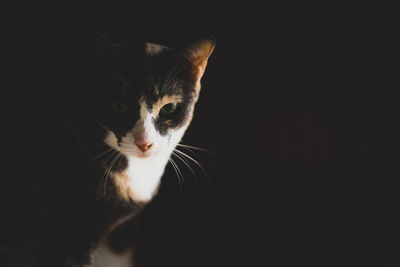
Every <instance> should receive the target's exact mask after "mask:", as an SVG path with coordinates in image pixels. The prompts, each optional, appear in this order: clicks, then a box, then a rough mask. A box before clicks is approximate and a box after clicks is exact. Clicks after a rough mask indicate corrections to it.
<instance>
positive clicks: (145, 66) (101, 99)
mask: <svg viewBox="0 0 400 267" xmlns="http://www.w3.org/2000/svg"><path fill="white" fill-rule="evenodd" d="M214 47H215V39H214V38H213V37H204V38H199V39H197V40H195V41H193V42H191V43H190V44H188V45H185V46H184V47H182V48H170V47H167V46H163V45H158V44H153V43H149V42H138V43H128V44H117V43H116V42H114V41H111V40H109V38H106V37H104V36H103V35H101V34H99V33H97V32H95V31H90V32H89V34H88V37H87V42H86V50H85V52H84V53H82V54H81V56H82V57H80V58H79V59H78V60H79V62H78V64H77V65H76V69H78V70H80V71H76V70H71V73H72V72H73V71H75V72H78V73H79V74H77V75H76V77H75V78H71V79H70V80H73V81H72V82H71V81H69V82H67V83H68V86H64V87H65V88H67V89H68V90H70V91H68V90H67V91H68V92H66V93H65V94H62V93H60V95H59V96H58V97H59V98H58V99H59V100H60V99H61V100H60V101H61V103H57V101H55V102H56V103H48V105H49V106H51V107H52V109H51V110H52V112H54V113H55V114H57V115H53V117H51V116H52V115H46V116H48V117H49V116H50V117H51V119H48V120H47V121H46V120H43V122H42V123H36V125H35V127H34V128H35V129H36V131H37V132H39V133H40V134H41V136H42V139H41V143H43V144H45V145H44V148H42V149H37V150H35V151H36V157H37V158H41V161H42V162H45V163H46V168H44V170H41V169H40V168H37V166H38V165H40V164H42V163H40V162H39V161H40V160H38V159H37V160H35V161H34V163H31V169H30V174H31V176H34V177H36V178H35V179H32V181H36V182H34V183H36V186H37V184H41V185H44V186H43V189H38V190H37V192H39V193H40V194H41V197H40V198H39V200H37V202H38V203H39V204H37V206H40V208H38V210H40V213H41V214H42V215H43V216H41V217H40V219H38V222H37V224H38V225H39V226H38V227H37V228H38V229H39V230H38V236H39V237H38V239H39V249H38V257H37V258H38V266H46V267H47V266H94V265H93V258H94V254H95V252H96V249H97V248H98V247H99V244H100V243H101V242H103V240H104V239H105V238H106V237H107V236H108V235H109V234H110V233H111V232H113V231H114V230H115V229H116V228H117V227H118V226H120V225H121V224H122V223H123V222H125V221H127V220H129V219H131V218H132V217H134V216H135V215H137V214H138V212H139V211H140V210H141V209H142V208H143V207H144V206H145V205H146V204H147V203H149V202H150V201H151V200H152V198H153V197H154V196H155V195H156V194H157V191H158V188H159V185H160V180H161V177H162V175H163V172H164V169H165V167H166V165H167V163H168V160H169V158H170V156H171V153H172V152H173V150H174V148H175V147H176V146H177V144H178V143H179V142H180V140H181V138H182V137H183V135H184V133H185V131H186V130H187V128H188V127H189V125H190V123H191V120H192V118H193V112H194V108H195V103H196V102H197V100H198V98H199V95H200V89H201V79H202V77H203V75H204V72H205V69H206V66H207V62H208V59H209V57H210V55H211V54H212V52H213V50H214ZM68 75H69V74H68V72H67V74H66V75H65V76H68ZM71 75H72V74H71ZM57 94H58V93H54V95H57ZM43 110H44V111H45V112H44V113H46V114H47V113H48V112H49V111H48V108H45V109H43ZM57 110H58V111H60V112H57ZM60 114H61V115H60ZM60 116H62V118H60ZM49 120H52V121H51V122H49ZM36 134H37V133H36ZM39 142H40V141H39ZM38 181H40V182H38ZM42 206H43V207H42Z"/></svg>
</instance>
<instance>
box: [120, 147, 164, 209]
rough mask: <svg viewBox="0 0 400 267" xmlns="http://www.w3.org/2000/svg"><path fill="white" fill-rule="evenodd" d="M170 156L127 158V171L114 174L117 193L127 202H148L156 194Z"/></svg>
mask: <svg viewBox="0 0 400 267" xmlns="http://www.w3.org/2000/svg"><path fill="white" fill-rule="evenodd" d="M168 158H169V155H167V154H165V155H164V154H162V155H159V156H157V157H149V158H136V157H128V158H127V162H128V164H127V167H126V168H125V170H123V171H121V172H117V173H113V174H112V178H113V180H114V183H115V186H116V188H117V193H118V194H119V196H120V197H121V198H123V199H125V200H129V199H131V200H133V201H135V202H148V201H150V200H151V199H152V197H153V196H154V194H155V193H156V191H157V189H158V186H159V184H160V180H161V176H162V174H163V172H164V168H165V165H166V164H167V162H168Z"/></svg>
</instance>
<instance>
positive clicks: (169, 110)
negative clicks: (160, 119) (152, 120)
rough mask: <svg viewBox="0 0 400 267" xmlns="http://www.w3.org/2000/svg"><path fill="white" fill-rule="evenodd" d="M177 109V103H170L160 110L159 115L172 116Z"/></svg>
mask: <svg viewBox="0 0 400 267" xmlns="http://www.w3.org/2000/svg"><path fill="white" fill-rule="evenodd" d="M177 107H178V104H177V103H170V104H167V105H164V106H163V107H162V108H161V110H160V114H161V115H169V114H172V113H174V112H175V111H176V108H177Z"/></svg>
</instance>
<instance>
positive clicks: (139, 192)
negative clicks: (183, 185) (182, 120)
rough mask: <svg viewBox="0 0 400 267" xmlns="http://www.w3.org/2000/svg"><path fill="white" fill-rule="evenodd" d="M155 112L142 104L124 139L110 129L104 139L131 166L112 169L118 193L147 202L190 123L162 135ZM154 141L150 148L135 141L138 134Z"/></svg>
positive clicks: (154, 191) (155, 189) (124, 197)
mask: <svg viewBox="0 0 400 267" xmlns="http://www.w3.org/2000/svg"><path fill="white" fill-rule="evenodd" d="M153 118H154V114H151V113H150V112H149V111H148V110H147V109H146V106H145V104H144V103H142V104H141V112H140V120H139V121H137V122H136V124H135V125H134V126H133V128H132V129H131V130H130V131H129V132H128V133H127V134H126V136H124V137H123V138H122V139H121V143H120V146H119V145H118V140H117V137H116V136H115V135H114V133H112V132H109V133H108V135H107V136H106V138H105V140H104V141H105V143H107V144H108V145H109V146H110V147H112V148H114V149H115V150H117V151H119V152H121V153H122V154H124V155H125V156H126V158H127V159H128V167H127V169H126V170H124V171H123V172H120V173H111V176H112V178H113V181H114V183H115V185H116V187H117V190H118V193H119V195H120V196H121V197H122V198H123V199H126V200H128V199H132V200H134V201H137V202H148V201H150V200H151V199H152V197H153V196H154V194H155V193H156V191H157V188H158V186H159V184H160V180H161V176H162V175H163V173H164V169H165V166H166V165H167V163H168V159H169V158H170V156H171V153H172V151H173V150H174V148H175V147H176V145H177V144H178V143H179V141H180V140H181V138H182V136H183V134H184V133H185V130H186V128H187V125H186V126H185V127H182V128H180V129H178V130H176V131H173V132H171V133H170V135H169V136H168V135H167V136H161V135H160V134H159V133H158V132H157V131H156V129H155V128H154V125H153V122H152V121H153ZM138 137H140V138H142V139H145V140H146V141H148V142H151V143H153V145H152V147H151V149H150V150H149V151H146V152H142V151H140V150H139V148H138V147H137V146H136V145H135V139H136V138H138Z"/></svg>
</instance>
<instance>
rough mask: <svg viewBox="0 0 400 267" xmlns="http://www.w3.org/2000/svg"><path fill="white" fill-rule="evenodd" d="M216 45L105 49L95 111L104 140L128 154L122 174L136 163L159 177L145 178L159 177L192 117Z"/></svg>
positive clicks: (94, 89) (94, 85)
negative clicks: (209, 58)
mask: <svg viewBox="0 0 400 267" xmlns="http://www.w3.org/2000/svg"><path fill="white" fill-rule="evenodd" d="M213 49H214V41H213V40H212V39H202V40H200V41H197V42H195V43H193V44H191V45H189V46H187V47H185V48H183V49H182V50H180V51H178V50H175V49H169V48H166V47H162V46H158V45H154V44H150V43H146V44H145V45H144V47H143V48H142V49H141V48H140V47H136V51H132V50H129V49H127V48H125V49H122V48H120V50H119V51H118V50H116V49H114V48H113V47H111V48H110V47H107V48H104V47H102V49H100V52H101V53H103V54H102V55H101V56H103V58H102V61H101V62H100V63H99V65H97V67H96V70H95V72H94V75H93V78H92V79H91V85H90V87H91V89H90V90H91V97H92V101H93V103H92V104H93V111H94V114H95V117H96V122H97V123H98V125H99V126H100V127H101V128H102V129H103V131H104V135H103V141H104V143H105V144H107V145H108V146H109V147H111V148H113V149H114V150H116V151H118V152H119V153H121V154H122V155H124V156H125V158H126V161H127V163H126V164H125V165H126V168H125V169H124V168H122V169H121V170H119V172H120V173H123V172H124V171H126V170H127V169H129V165H132V164H134V162H136V165H139V164H141V165H145V164H147V165H149V168H150V170H144V171H143V172H145V173H140V174H138V175H141V176H148V175H150V176H155V177H150V178H149V177H147V178H146V177H143V179H144V180H146V179H147V180H151V179H153V180H154V179H156V178H157V177H158V179H159V178H160V177H159V176H161V174H162V172H163V170H164V167H165V165H166V162H167V161H168V158H169V157H170V154H171V153H172V151H173V149H174V148H175V147H176V145H177V144H178V143H179V141H180V140H181V138H182V136H183V134H184V133H185V131H186V129H187V127H188V126H189V124H190V121H191V120H192V117H193V111H194V105H195V103H196V101H197V99H198V96H199V92H200V79H201V78H202V76H203V74H204V71H205V68H206V65H207V60H208V57H209V56H210V54H211V53H212V51H213ZM141 51H142V52H143V53H140V52H141ZM106 53H108V54H107V55H106ZM139 162H140V163H139ZM149 162H150V163H149ZM131 167H132V166H131ZM140 167H142V166H137V168H136V171H137V169H138V168H140ZM151 168H154V170H153V172H154V173H151V172H152V170H151ZM132 175H135V174H133V171H132ZM118 179H123V178H118ZM129 179H130V180H132V179H133V178H132V177H130V178H129ZM141 179H142V178H141ZM117 183H118V182H117ZM136 187H138V186H137V185H136ZM139 198H140V197H139Z"/></svg>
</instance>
